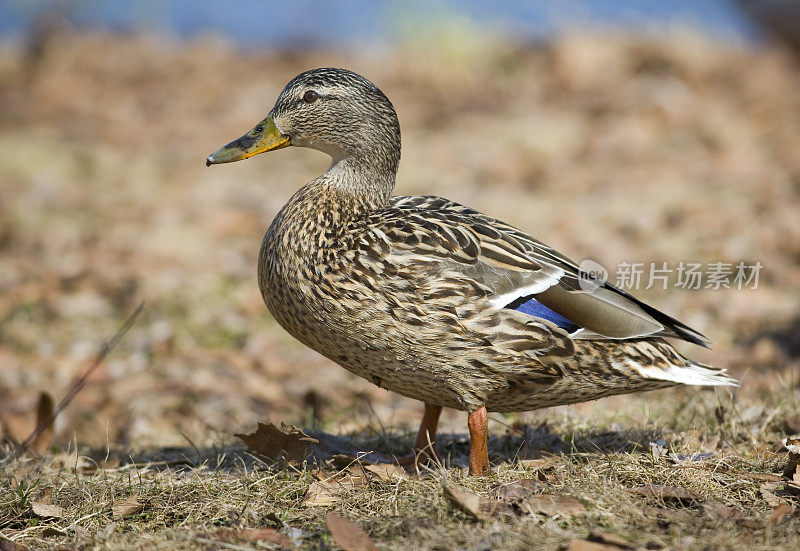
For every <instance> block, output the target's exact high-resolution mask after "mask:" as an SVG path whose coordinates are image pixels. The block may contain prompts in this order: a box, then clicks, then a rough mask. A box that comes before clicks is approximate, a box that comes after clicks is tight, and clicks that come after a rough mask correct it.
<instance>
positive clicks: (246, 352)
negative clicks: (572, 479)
mask: <svg viewBox="0 0 800 551" xmlns="http://www.w3.org/2000/svg"><path fill="white" fill-rule="evenodd" d="M798 37H800V1H794V0H783V1H781V0H749V1H748V0H740V1H738V2H736V1H733V0H730V1H728V0H695V1H689V0H686V1H684V0H680V1H675V2H659V1H656V0H653V1H650V0H647V1H638V2H633V1H629V2H625V1H621V0H620V1H616V0H615V1H608V0H606V1H602V0H595V1H589V0H586V1H577V0H575V1H572V0H571V1H555V0H547V1H539V2H522V1H514V0H503V1H499V2H493V3H485V2H478V1H467V2H425V3H416V2H410V1H400V0H382V1H377V2H367V1H366V0H363V1H362V0H358V1H353V2H323V1H320V0H304V1H292V2H281V3H274V2H269V3H267V2H260V1H257V0H241V1H240V2H237V3H236V5H235V8H234V7H232V6H231V5H230V4H227V3H221V2H206V1H196V0H195V1H189V0H172V1H168V0H139V1H131V2H111V1H104V0H85V1H80V0H73V1H43V0H40V1H30V0H29V1H22V0H19V1H13V0H3V1H0V106H2V108H0V431H2V435H3V437H4V438H8V439H10V440H12V441H18V440H20V439H22V438H23V437H24V436H25V435H26V434H27V433H28V432H29V431H30V430H32V428H33V425H34V420H35V408H36V404H37V401H38V399H39V395H40V392H42V391H45V392H47V393H49V394H51V395H52V396H53V397H54V398H55V399H59V398H60V397H61V396H63V395H64V393H65V392H66V391H67V389H68V388H69V385H70V383H71V382H72V381H73V379H74V378H75V377H76V376H77V375H78V374H79V373H80V372H81V370H83V369H84V368H85V366H86V365H87V363H88V362H89V361H90V359H91V358H92V357H93V356H94V354H95V353H96V352H97V350H98V349H99V347H100V346H101V344H102V342H103V341H104V340H106V339H108V338H109V337H110V336H111V335H112V334H113V332H114V331H115V330H116V328H117V327H118V325H119V324H120V322H121V320H122V319H123V318H124V317H125V316H126V315H127V314H128V313H129V312H131V311H132V310H133V309H134V308H135V306H136V305H137V304H138V303H139V301H141V300H146V301H147V309H146V311H145V314H144V315H143V316H142V318H140V320H139V321H138V323H137V324H136V326H135V327H134V328H133V329H132V331H131V332H130V333H129V335H128V336H127V337H126V339H125V341H124V342H123V343H122V345H121V346H120V347H119V348H118V349H117V350H116V351H115V352H114V353H113V354H112V356H111V357H110V358H109V359H108V360H107V361H106V362H105V364H104V365H103V366H102V367H101V368H100V369H99V370H98V371H97V372H96V373H95V374H94V375H93V377H92V379H91V380H90V382H89V384H88V385H87V387H86V388H85V389H84V390H83V391H82V392H81V393H80V394H79V395H78V397H77V398H76V400H75V402H74V403H73V404H72V405H71V406H70V407H69V409H67V410H66V411H65V413H64V414H63V415H62V416H60V417H59V419H58V422H57V426H56V428H57V435H56V438H57V442H60V443H61V445H68V444H69V443H71V442H72V443H74V442H77V443H78V444H79V445H88V446H96V447H97V446H106V445H110V446H116V447H119V446H122V447H125V446H133V447H136V446H149V445H155V446H166V445H185V444H186V439H187V438H188V439H190V440H191V441H192V442H195V443H197V444H198V445H203V444H207V443H209V442H217V441H219V440H223V441H227V440H230V439H231V438H232V437H231V436H230V435H231V434H233V433H235V432H244V430H245V429H248V428H250V427H252V425H253V424H254V423H255V422H256V421H268V420H271V421H275V422H279V421H287V422H293V423H296V424H301V425H307V426H308V425H311V424H319V425H320V426H321V427H322V428H324V429H325V430H329V431H332V432H338V433H347V432H351V431H364V430H375V427H380V426H410V425H413V424H414V423H415V422H416V420H417V418H418V414H419V412H418V410H419V405H418V404H417V403H416V402H414V401H412V400H407V399H404V398H400V397H398V396H396V395H394V394H391V393H388V392H386V391H384V390H381V389H378V388H376V387H374V386H372V385H371V384H368V383H366V382H365V381H363V380H361V379H358V378H357V377H354V376H351V375H350V374H349V373H347V372H346V371H344V370H343V369H341V368H339V367H338V366H336V365H334V364H332V363H331V362H329V361H328V360H326V359H325V358H322V357H321V356H319V355H317V354H316V353H314V352H312V351H310V350H308V349H306V348H305V347H303V346H302V345H300V344H299V343H297V342H295V341H293V340H292V338H291V337H289V336H288V335H287V334H286V333H285V332H283V330H282V329H281V328H280V327H278V326H277V324H276V323H275V322H274V321H273V320H272V318H271V316H270V315H269V313H268V312H267V311H266V308H265V307H264V305H263V303H262V300H261V297H260V295H259V292H258V286H257V282H256V259H257V254H258V250H259V246H260V242H261V237H262V235H263V233H264V231H265V230H266V228H267V226H268V225H269V223H270V221H271V219H272V217H273V216H274V215H275V213H276V212H277V210H278V209H279V208H280V207H281V206H282V204H283V203H284V202H285V201H286V200H287V199H288V197H289V196H290V195H291V194H292V193H293V192H294V191H295V190H296V189H297V188H298V187H300V186H301V185H302V184H303V183H305V182H307V181H308V180H310V179H312V178H314V177H315V176H317V175H318V174H320V173H321V172H322V171H324V170H325V169H326V168H327V166H328V163H329V159H328V158H327V157H325V156H324V155H322V154H321V153H318V152H315V151H310V150H304V149H299V148H296V149H289V150H282V151H279V152H276V153H272V154H270V155H269V156H260V157H256V158H254V159H252V160H249V161H247V162H242V163H235V164H232V165H226V166H222V167H212V168H206V167H205V165H204V159H205V157H206V156H207V155H208V154H209V153H211V152H212V151H214V150H215V149H217V148H218V147H219V146H221V145H223V144H225V143H227V142H228V141H229V140H231V139H233V138H235V137H238V136H239V135H241V134H242V133H244V132H245V131H247V130H248V129H250V128H251V127H252V126H253V125H254V124H255V123H256V122H257V121H259V120H261V118H262V117H263V116H264V115H265V114H266V113H267V111H268V110H269V109H270V107H271V106H272V104H273V102H274V100H275V98H276V97H277V94H278V93H279V92H280V90H281V88H282V87H283V85H284V84H285V83H286V82H287V81H288V80H289V79H290V78H291V77H293V76H294V75H295V74H297V73H299V72H301V71H303V70H306V69H309V68H313V67H318V66H342V67H347V68H350V69H352V70H355V71H357V72H359V73H362V74H363V75H365V76H367V77H368V78H369V79H370V80H372V81H373V82H375V83H376V84H377V85H378V86H379V87H380V88H381V89H382V90H383V91H384V92H385V93H386V94H387V95H388V97H389V98H390V99H391V100H392V102H393V103H394V105H395V107H396V108H397V111H398V113H399V117H400V122H401V127H402V132H403V140H404V141H403V160H402V162H401V168H400V172H399V175H398V181H397V188H396V192H397V193H398V194H437V195H443V196H446V197H449V198H451V199H453V200H456V201H459V202H462V203H465V204H468V205H470V206H472V207H475V208H477V209H479V210H482V211H484V212H486V213H488V214H491V215H493V216H495V217H498V218H500V219H503V220H505V221H507V222H509V223H512V224H514V225H516V226H518V227H520V228H522V229H524V230H526V231H528V232H529V233H531V234H532V235H534V236H536V237H538V238H540V239H542V240H544V241H545V242H547V243H549V244H551V245H553V246H555V247H557V248H558V249H560V250H561V251H562V252H564V253H565V254H567V255H568V256H571V257H572V258H574V259H576V260H582V259H586V258H590V259H593V260H594V261H597V262H599V263H600V264H602V265H603V266H605V267H606V268H609V271H610V272H611V275H610V277H611V279H612V280H613V279H614V274H613V272H614V267H615V266H617V265H619V264H620V263H622V262H627V263H636V262H641V263H645V264H646V265H649V263H651V262H655V263H657V264H659V265H661V263H663V262H666V263H667V264H668V266H670V267H672V268H674V267H676V266H678V265H679V263H681V262H695V263H702V264H703V265H704V266H705V265H708V264H710V263H714V262H722V263H730V264H733V265H735V264H737V263H739V262H745V263H747V264H748V265H753V264H755V263H757V262H760V263H761V264H762V265H763V269H762V270H761V272H760V274H759V282H758V286H757V288H756V289H752V288H747V289H737V288H735V286H734V287H733V288H727V289H726V288H721V289H713V288H700V289H694V290H692V289H683V288H680V287H679V286H677V285H676V284H677V281H676V277H677V274H675V273H672V274H671V275H670V280H669V282H670V284H669V285H668V286H667V289H662V288H660V286H656V288H653V289H650V290H647V289H644V288H642V289H640V290H638V291H634V293H635V294H637V295H638V296H640V297H641V298H644V299H645V300H648V301H649V302H651V303H652V304H653V305H654V306H656V307H658V308H661V309H663V310H665V311H666V312H668V313H670V314H672V315H675V316H677V317H678V318H679V319H681V320H683V321H685V322H686V323H688V324H689V325H691V326H693V327H696V328H698V329H700V330H702V331H703V332H704V333H705V334H707V335H708V336H709V337H710V338H711V339H712V340H713V341H714V342H715V343H716V345H715V349H714V350H713V351H707V350H701V349H687V351H690V352H691V355H692V357H693V358H696V359H698V360H700V361H704V362H707V363H712V364H715V365H718V366H722V367H727V368H728V369H730V370H731V371H732V372H734V374H736V375H737V376H740V377H743V378H744V381H745V386H744V387H743V389H742V393H743V395H744V394H746V395H748V396H751V399H758V400H762V401H763V402H764V403H765V404H768V403H769V402H770V396H771V391H772V390H774V388H775V385H783V386H784V387H786V386H795V387H796V386H797V384H798V380H800V360H798V357H800V317H799V316H800V292H798V288H799V287H800V63H799V62H798V59H799V58H798V52H800V45H798ZM642 287H645V285H642ZM664 392H673V391H664ZM675 392H677V391H675ZM648 396H649V397H650V399H653V397H654V396H655V395H653V394H650V395H647V396H644V397H642V396H631V397H618V398H610V399H606V400H602V401H599V402H594V403H591V404H583V405H577V406H573V407H570V408H566V409H565V411H568V412H570V414H573V415H582V414H587V415H588V414H589V413H590V412H592V411H595V410H597V409H598V408H600V409H608V408H609V407H611V406H614V407H616V404H619V403H621V402H622V401H627V402H626V403H628V402H631V401H632V403H634V404H635V405H637V407H639V405H641V404H646V403H647V399H648ZM752 397H757V398H752ZM642 407H645V406H642ZM549 414H550V413H548V412H534V413H528V414H520V415H517V416H494V415H493V418H495V419H500V420H504V421H503V422H509V423H510V422H514V421H515V420H519V419H522V420H535V419H544V418H546V417H547V415H549ZM650 421H653V422H658V421H659V419H658V418H655V419H653V418H651V419H650ZM443 424H444V427H443V429H444V430H445V431H451V432H464V428H463V419H462V414H460V413H454V412H449V413H447V414H446V416H445V417H444V423H443ZM412 430H413V429H412Z"/></svg>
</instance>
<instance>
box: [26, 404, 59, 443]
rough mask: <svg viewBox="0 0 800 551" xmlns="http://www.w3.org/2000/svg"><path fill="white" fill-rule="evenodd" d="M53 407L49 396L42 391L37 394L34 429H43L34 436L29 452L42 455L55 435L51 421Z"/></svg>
mask: <svg viewBox="0 0 800 551" xmlns="http://www.w3.org/2000/svg"><path fill="white" fill-rule="evenodd" d="M53 406H54V404H53V398H52V397H51V396H50V394H48V393H47V392H44V391H42V392H41V393H39V402H38V403H37V404H36V428H37V429H38V428H39V427H44V428H42V430H41V432H40V433H39V434H37V435H36V438H34V439H33V440H32V441H31V443H30V446H29V447H30V449H31V450H33V451H34V452H36V453H38V454H41V453H43V452H44V451H45V450H46V449H47V448H48V447H49V446H50V444H51V443H52V441H53V436H54V435H55V428H54V426H53V419H51V416H52V415H53ZM35 430H36V429H35Z"/></svg>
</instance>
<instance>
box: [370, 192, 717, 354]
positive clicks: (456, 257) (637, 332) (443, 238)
mask: <svg viewBox="0 0 800 551" xmlns="http://www.w3.org/2000/svg"><path fill="white" fill-rule="evenodd" d="M378 220H379V222H378V223H377V224H373V226H372V227H373V228H374V230H375V231H376V232H378V233H381V234H383V237H385V238H386V239H387V241H388V242H389V243H391V245H392V248H393V250H392V251H391V252H390V254H392V255H393V256H397V258H398V262H400V263H425V262H429V261H430V259H431V258H435V259H436V260H437V262H438V263H440V264H441V263H442V262H444V263H445V267H446V269H447V270H448V271H451V272H454V273H457V274H459V277H466V278H470V279H472V280H474V281H475V282H476V283H478V284H479V285H481V286H482V287H484V288H487V289H488V292H487V296H488V298H489V301H490V303H491V304H492V305H493V306H495V307H497V308H511V309H515V310H519V311H521V312H524V313H527V314H529V315H532V316H536V317H540V318H544V319H547V320H549V321H551V322H552V323H555V324H556V325H558V326H560V327H561V328H562V329H565V330H566V331H567V332H568V333H569V334H570V336H571V337H572V338H573V339H632V338H645V337H675V338H678V339H682V340H685V341H689V342H692V343H695V344H699V345H701V346H705V347H708V346H709V344H710V341H709V340H708V339H707V338H706V337H705V336H704V335H702V334H701V333H700V332H699V331H696V330H694V329H692V328H690V327H688V326H687V325H685V324H683V323H681V322H680V321H678V320H676V319H675V318H673V317H671V316H669V315H667V314H665V313H663V312H661V311H659V310H657V309H655V308H653V307H652V306H649V305H647V304H645V303H644V302H642V301H640V300H638V299H637V298H635V297H633V296H632V295H630V294H629V293H626V292H625V291H623V290H622V289H619V288H617V287H615V286H614V285H612V284H611V283H609V282H607V281H604V280H601V279H596V278H594V277H592V276H591V275H590V274H587V273H586V272H584V271H582V270H581V269H580V268H579V267H578V265H577V264H575V263H574V262H573V261H572V260H570V259H569V258H567V257H566V256H564V255H562V254H561V253H559V252H558V251H556V250H554V249H552V248H551V247H548V246H547V245H545V244H544V243H542V242H540V241H538V240H536V239H534V238H533V237H531V236H529V235H527V234H525V233H524V232H522V231H520V230H518V229H517V228H515V227H513V226H510V225H508V224H505V223H503V222H501V221H499V220H496V219H494V218H492V217H490V216H486V215H485V214H481V213H479V212H477V211H475V210H473V209H470V208H468V207H465V206H463V205H459V204H458V203H454V202H452V201H449V200H447V199H443V198H441V197H432V196H424V197H422V196H413V197H394V198H393V199H392V201H391V203H390V205H389V207H388V208H387V209H386V210H384V211H382V212H381V214H380V217H379V218H378Z"/></svg>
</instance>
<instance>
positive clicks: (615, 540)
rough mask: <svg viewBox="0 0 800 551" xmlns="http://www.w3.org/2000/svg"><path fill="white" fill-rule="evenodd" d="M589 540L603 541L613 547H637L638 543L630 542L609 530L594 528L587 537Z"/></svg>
mask: <svg viewBox="0 0 800 551" xmlns="http://www.w3.org/2000/svg"><path fill="white" fill-rule="evenodd" d="M586 539H588V540H589V541H593V542H595V543H603V544H605V545H610V546H612V547H616V548H619V549H636V545H634V544H633V543H631V542H629V541H628V540H625V539H622V538H621V537H619V536H617V535H615V534H609V533H608V532H601V531H600V530H592V531H591V532H590V533H589V537H588V538H586Z"/></svg>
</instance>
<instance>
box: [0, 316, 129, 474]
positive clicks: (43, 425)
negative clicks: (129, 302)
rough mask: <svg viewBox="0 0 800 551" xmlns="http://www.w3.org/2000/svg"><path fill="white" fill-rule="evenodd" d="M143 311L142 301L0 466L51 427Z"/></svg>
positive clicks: (23, 451)
mask: <svg viewBox="0 0 800 551" xmlns="http://www.w3.org/2000/svg"><path fill="white" fill-rule="evenodd" d="M143 310H144V301H142V302H140V303H139V306H137V307H136V310H134V311H133V313H132V314H131V315H130V316H128V318H127V319H126V320H125V322H124V323H123V324H122V326H121V327H120V328H119V329H118V330H117V332H116V333H115V334H114V336H113V337H111V339H110V340H108V341H107V342H106V343H105V344H104V345H103V348H101V349H100V352H98V353H97V356H95V358H94V361H93V362H92V363H91V364H89V366H88V367H87V368H86V369H85V370H84V372H83V373H82V374H81V376H80V377H78V378H77V379H76V380H75V382H74V383H72V386H71V387H70V389H69V391H68V392H67V394H66V395H65V396H64V397H63V398H62V399H61V401H60V402H59V403H58V405H57V406H56V407H55V409H53V412H52V413H51V414H50V415H49V416H47V417H46V418H45V419H43V420H42V421H41V422H40V423H39V424H38V426H37V427H36V428H35V429H34V431H33V432H32V433H31V434H30V436H28V437H27V438H26V439H25V440H24V441H23V442H22V443H21V444H20V445H19V446H17V448H16V449H15V450H14V451H13V452H12V453H11V454H10V455H9V456H8V457H6V458H5V459H4V460H3V461H1V462H0V465H7V464H9V463H11V462H12V461H15V460H16V459H17V458H19V457H20V456H21V455H22V454H24V453H25V452H26V451H27V450H28V448H29V447H30V445H31V443H32V442H33V441H34V440H36V438H37V437H39V435H40V434H42V433H43V432H44V431H45V430H47V428H48V427H49V426H51V425H52V424H53V422H55V420H56V417H58V414H59V413H61V412H62V411H63V410H64V408H66V407H67V406H68V405H69V403H70V402H71V401H72V399H73V398H75V396H76V395H77V394H78V392H80V391H81V389H82V388H83V387H84V386H85V385H86V381H87V379H88V378H89V375H91V374H92V372H93V371H94V370H95V369H97V368H98V367H100V365H101V364H102V363H103V362H104V361H105V359H106V357H107V356H108V354H109V353H110V352H111V351H112V350H114V348H116V347H117V345H118V344H119V343H120V341H121V340H122V338H123V337H124V336H125V333H127V332H128V330H129V329H130V328H131V327H133V324H134V323H135V322H136V318H138V317H139V314H141V313H142V311H143Z"/></svg>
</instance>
